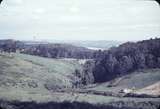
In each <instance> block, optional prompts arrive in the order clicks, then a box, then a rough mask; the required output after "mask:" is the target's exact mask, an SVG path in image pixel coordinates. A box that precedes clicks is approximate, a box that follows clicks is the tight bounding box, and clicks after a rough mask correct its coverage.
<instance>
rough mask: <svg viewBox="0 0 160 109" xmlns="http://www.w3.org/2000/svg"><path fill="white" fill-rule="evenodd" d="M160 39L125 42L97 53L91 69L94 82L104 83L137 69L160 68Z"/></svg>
mask: <svg viewBox="0 0 160 109" xmlns="http://www.w3.org/2000/svg"><path fill="white" fill-rule="evenodd" d="M159 48H160V39H151V40H144V41H141V42H137V43H133V42H127V43H125V44H122V45H120V46H119V47H114V48H111V49H110V50H107V51H99V53H97V55H98V56H97V58H96V61H95V65H94V66H91V67H92V68H93V70H92V71H93V75H94V80H95V83H96V82H105V81H109V80H112V79H113V78H116V77H118V76H122V75H126V74H128V73H131V72H133V71H135V70H138V69H149V68H160V49H159Z"/></svg>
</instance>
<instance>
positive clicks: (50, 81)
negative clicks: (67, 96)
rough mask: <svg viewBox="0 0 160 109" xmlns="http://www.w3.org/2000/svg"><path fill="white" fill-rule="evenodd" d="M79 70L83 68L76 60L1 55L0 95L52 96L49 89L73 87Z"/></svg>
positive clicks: (21, 96) (12, 96)
mask: <svg viewBox="0 0 160 109" xmlns="http://www.w3.org/2000/svg"><path fill="white" fill-rule="evenodd" d="M76 69H79V70H81V64H80V63H79V62H78V61H77V60H73V59H72V60H63V59H48V58H42V57H37V56H30V55H24V54H12V56H9V54H3V55H0V96H3V97H7V96H8V97H11V98H13V99H14V98H16V97H19V98H20V99H23V98H24V99H25V96H28V98H29V97H30V98H31V99H32V98H34V97H35V98H36V97H39V96H42V97H43V96H46V95H47V96H49V93H50V90H52V91H53V90H58V89H61V88H71V87H72V83H73V82H74V79H76V77H75V76H74V74H73V73H74V72H75V70H76Z"/></svg>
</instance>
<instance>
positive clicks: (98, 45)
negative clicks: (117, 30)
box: [44, 40, 123, 50]
mask: <svg viewBox="0 0 160 109" xmlns="http://www.w3.org/2000/svg"><path fill="white" fill-rule="evenodd" d="M44 42H51V43H66V44H72V45H74V46H81V47H85V48H89V49H94V50H108V49H109V48H111V47H116V46H118V45H120V44H122V43H123V41H106V40H97V41H94V40H93V41H89V40H86V41H76V40H74V41H70V40H62V41H60V40H51V41H47V40H46V41H44Z"/></svg>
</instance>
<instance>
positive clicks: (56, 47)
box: [0, 40, 94, 59]
mask: <svg viewBox="0 0 160 109" xmlns="http://www.w3.org/2000/svg"><path fill="white" fill-rule="evenodd" d="M0 50H1V51H6V52H16V51H19V52H20V53H25V54H30V55H37V56H42V57H49V58H76V59H90V58H93V53H94V51H93V50H90V49H87V48H84V47H78V46H73V45H71V44H63V43H62V44H60V43H44V42H42V43H41V42H22V41H15V40H0Z"/></svg>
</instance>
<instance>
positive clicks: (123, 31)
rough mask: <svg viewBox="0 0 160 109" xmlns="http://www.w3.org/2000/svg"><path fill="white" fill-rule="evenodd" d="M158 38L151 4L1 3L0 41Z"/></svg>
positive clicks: (158, 14)
mask: <svg viewBox="0 0 160 109" xmlns="http://www.w3.org/2000/svg"><path fill="white" fill-rule="evenodd" d="M151 37H153V38H154V37H160V6H159V5H158V4H157V3H156V2H155V1H152V0H4V1H3V2H2V4H1V5H0V39H18V40H118V41H123V40H144V39H149V38H151Z"/></svg>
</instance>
